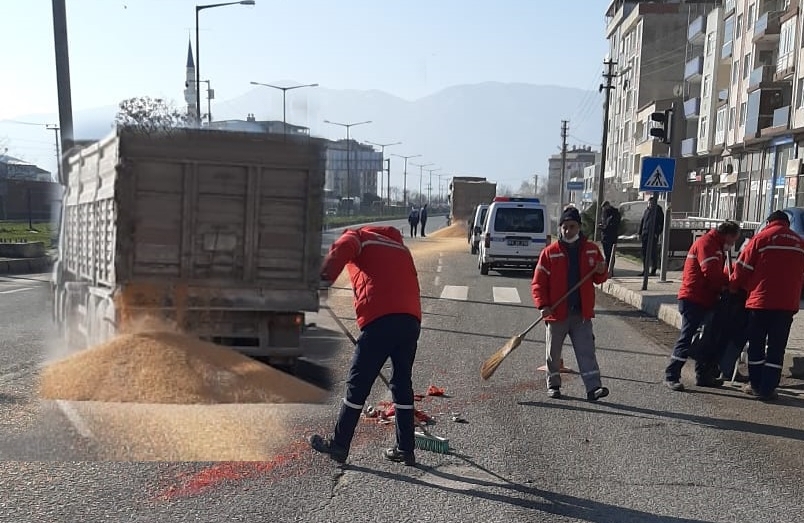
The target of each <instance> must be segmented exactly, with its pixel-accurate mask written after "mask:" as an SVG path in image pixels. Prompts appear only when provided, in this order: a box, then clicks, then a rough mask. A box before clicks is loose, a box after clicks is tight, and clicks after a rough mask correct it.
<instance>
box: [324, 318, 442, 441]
mask: <svg viewBox="0 0 804 523" xmlns="http://www.w3.org/2000/svg"><path fill="white" fill-rule="evenodd" d="M325 308H326V309H327V310H328V311H329V314H330V316H332V319H333V320H335V323H337V324H338V327H339V328H340V329H341V331H343V333H344V334H345V335H346V337H347V338H349V341H351V342H352V344H353V345H357V340H356V339H355V337H354V336H353V335H352V333H351V332H350V331H349V329H347V328H346V325H344V324H343V322H342V321H341V319H340V318H338V316H337V315H335V311H333V310H332V309H331V308H330V307H329V305H327V306H326V307H325ZM380 379H381V380H382V382H383V383H384V384H385V386H386V387H387V388H388V390H391V384H390V383H389V382H388V379H387V378H386V377H385V375H384V374H383V373H382V372H380ZM418 429H419V430H421V432H419V431H416V432H414V433H413V436H414V439H413V444H414V445H415V446H416V448H417V449H419V450H427V451H430V452H437V453H439V454H449V452H450V449H449V439H447V438H441V437H438V436H435V435H433V434H430V432H429V431H428V430H427V429H425V428H424V426H423V425H422V424H419V425H418Z"/></svg>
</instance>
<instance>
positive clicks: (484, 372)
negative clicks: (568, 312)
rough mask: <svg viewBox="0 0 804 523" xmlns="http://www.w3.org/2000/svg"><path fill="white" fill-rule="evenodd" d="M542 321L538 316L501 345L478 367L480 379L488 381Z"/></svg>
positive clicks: (585, 278) (585, 277) (561, 300)
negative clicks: (520, 331) (519, 332)
mask: <svg viewBox="0 0 804 523" xmlns="http://www.w3.org/2000/svg"><path fill="white" fill-rule="evenodd" d="M593 274H594V271H592V272H590V273H589V274H587V275H586V276H584V277H583V278H581V281H579V282H578V283H576V284H575V285H573V287H572V288H571V289H570V290H568V291H567V292H566V294H564V295H563V296H562V297H560V298H559V299H558V300H556V302H555V303H554V304H553V305H551V307H555V306H556V305H558V304H559V303H561V302H563V301H564V300H566V299H567V297H568V296H569V295H570V294H572V293H573V292H575V291H576V290H578V288H579V287H580V286H581V285H582V284H583V283H584V282H585V281H586V280H588V279H589V278H591V277H592V275H593ZM543 319H544V315H539V319H538V320H536V321H534V322H533V323H531V324H530V326H529V327H528V328H527V329H525V330H524V331H523V332H522V333H521V334H517V335H516V336H513V337H512V338H511V339H509V340H508V341H507V342H506V344H505V345H503V346H502V347H500V348H499V349H497V352H495V353H494V354H492V355H491V357H490V358H489V359H487V360H486V361H484V362H483V365H482V366H481V367H480V377H481V378H483V379H484V380H487V379H489V378H490V377H491V376H492V375H493V374H494V373H495V372H496V371H497V369H498V368H499V366H500V365H501V364H502V362H503V360H505V358H507V357H508V355H509V354H511V353H512V352H513V351H514V349H516V348H517V347H519V346H520V345H521V344H522V340H523V339H525V336H527V334H528V333H529V332H530V331H532V330H533V328H534V327H536V325H538V324H539V323H541V322H542V320H543Z"/></svg>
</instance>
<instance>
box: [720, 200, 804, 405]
mask: <svg viewBox="0 0 804 523" xmlns="http://www.w3.org/2000/svg"><path fill="white" fill-rule="evenodd" d="M730 286H731V289H732V290H734V291H737V290H739V289H743V290H745V291H746V292H747V293H748V298H747V299H746V302H745V308H746V309H747V310H748V381H749V383H748V384H746V387H745V388H744V391H745V392H746V393H748V394H750V395H752V396H757V397H758V398H759V399H761V400H763V401H767V400H773V399H776V397H777V393H776V387H778V386H779V381H780V380H781V377H782V363H783V361H784V353H785V349H786V348H787V340H788V338H789V337H790V326H791V325H792V324H793V316H794V315H795V314H796V313H797V312H798V308H799V300H800V296H801V289H802V286H804V241H802V239H801V237H800V236H799V235H798V234H797V233H796V232H795V231H793V230H792V229H791V228H790V219H789V218H788V217H787V214H785V213H784V212H783V211H774V212H773V213H771V215H770V216H768V225H767V226H766V227H765V228H764V229H762V230H761V231H759V232H758V233H757V234H756V235H755V236H754V237H753V238H752V239H751V241H750V243H749V244H748V245H747V246H746V248H745V249H744V250H743V252H742V253H740V257H739V258H738V259H737V263H736V264H735V266H734V272H733V273H732V275H731V281H730ZM766 347H767V350H766Z"/></svg>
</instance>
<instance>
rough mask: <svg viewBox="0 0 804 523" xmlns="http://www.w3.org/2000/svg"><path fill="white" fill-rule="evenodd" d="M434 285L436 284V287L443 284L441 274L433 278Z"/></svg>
mask: <svg viewBox="0 0 804 523" xmlns="http://www.w3.org/2000/svg"><path fill="white" fill-rule="evenodd" d="M433 285H435V286H436V287H439V286H440V285H441V278H440V277H439V276H436V277H435V279H434V280H433Z"/></svg>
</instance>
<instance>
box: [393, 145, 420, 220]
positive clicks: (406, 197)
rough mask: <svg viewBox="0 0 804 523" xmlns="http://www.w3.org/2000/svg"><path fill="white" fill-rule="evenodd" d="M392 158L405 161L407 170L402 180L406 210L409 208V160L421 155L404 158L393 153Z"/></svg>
mask: <svg viewBox="0 0 804 523" xmlns="http://www.w3.org/2000/svg"><path fill="white" fill-rule="evenodd" d="M391 155H392V156H398V157H399V158H403V159H404V160H405V169H404V174H403V178H402V200H403V205H404V206H405V209H407V208H408V159H409V158H418V157H419V156H421V154H414V155H412V156H402V155H401V154H394V153H391Z"/></svg>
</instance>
